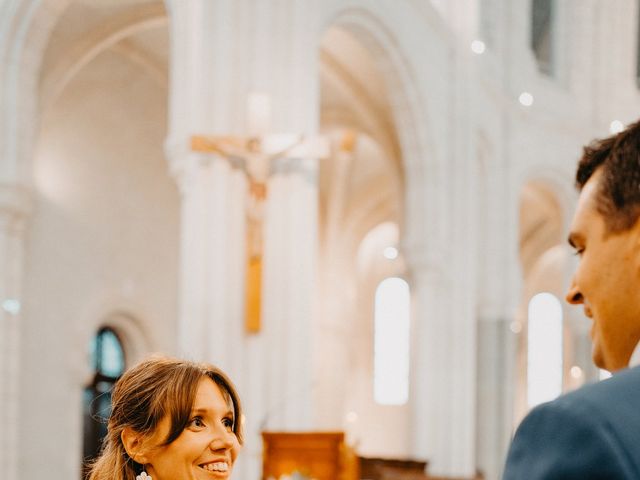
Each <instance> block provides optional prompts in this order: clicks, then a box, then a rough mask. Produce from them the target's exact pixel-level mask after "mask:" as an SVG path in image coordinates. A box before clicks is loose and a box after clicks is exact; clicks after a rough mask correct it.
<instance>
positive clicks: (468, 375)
mask: <svg viewBox="0 0 640 480" xmlns="http://www.w3.org/2000/svg"><path fill="white" fill-rule="evenodd" d="M639 23H640V8H639V2H638V1H637V0H617V1H615V2H610V1H605V0H563V1H556V0H164V1H161V0H2V1H0V58H1V61H0V305H1V307H2V308H1V309H0V478H2V479H3V480H27V479H29V480H30V479H35V478H48V479H49V480H69V479H77V480H80V479H82V478H83V472H85V466H86V461H87V460H88V459H90V458H93V457H95V455H96V454H97V452H98V451H99V448H100V442H101V438H102V436H103V435H104V428H105V426H104V422H103V421H101V420H103V419H104V416H105V415H108V411H109V405H110V403H109V402H110V396H109V391H110V389H111V388H112V386H113V384H114V382H115V381H116V380H117V378H118V377H119V376H120V375H121V374H122V373H123V371H124V370H125V369H126V368H127V367H129V366H131V365H133V364H135V363H136V362H138V361H139V360H141V359H142V358H144V357H146V356H147V355H149V354H152V353H157V352H160V353H163V354H167V355H172V356H178V357H185V358H189V359H192V360H197V361H206V362H210V363H213V364H215V365H217V366H219V367H220V368H222V369H223V370H224V371H225V372H227V373H228V374H229V376H230V377H231V378H232V379H233V381H234V382H235V384H236V386H237V387H238V390H239V392H240V396H241V398H242V400H243V405H244V412H245V418H244V419H243V421H244V428H245V432H246V434H245V436H246V444H245V445H244V448H243V452H242V454H241V455H240V457H239V459H238V462H237V465H236V466H235V468H234V473H233V478H235V479H246V480H249V479H256V480H257V479H259V478H264V479H265V480H266V479H267V478H269V479H284V478H300V479H302V478H316V479H317V480H324V479H325V478H326V479H338V478H340V479H344V480H347V479H349V480H355V479H370V480H377V479H390V478H398V479H413V480H415V479H425V480H426V479H441V480H446V479H449V480H456V479H457V480H462V479H467V480H471V479H484V480H498V479H499V478H500V475H501V471H502V467H503V463H504V460H505V456H506V452H507V449H508V446H509V442H510V439H511V437H512V435H513V432H514V429H515V428H516V427H517V425H518V423H519V421H520V420H521V419H522V418H523V416H524V415H525V414H526V413H527V412H528V411H529V410H530V409H531V408H532V407H533V406H535V405H537V404H539V403H541V402H544V401H547V400H550V399H553V398H555V397H556V396H558V395H559V394H561V393H563V392H566V391H569V390H571V389H574V388H577V387H579V386H581V385H583V384H584V383H587V382H595V381H599V380H600V379H601V378H603V377H606V376H607V375H608V372H605V371H600V370H598V369H597V368H596V367H595V366H593V365H592V361H591V341H590V337H589V328H590V322H589V321H588V319H586V318H585V317H584V315H583V312H582V311H581V309H579V308H575V307H571V306H569V305H567V304H566V302H565V301H564V296H565V293H566V288H567V285H568V282H569V280H570V278H571V275H572V272H573V269H574V268H575V265H576V261H577V260H576V259H575V257H573V256H572V255H571V250H570V248H569V247H568V245H567V242H566V236H567V227H568V224H569V222H570V220H571V215H572V212H573V208H574V206H575V202H576V199H577V193H576V191H575V187H574V174H575V166H576V163H577V160H578V158H579V157H580V155H581V152H582V148H583V146H584V145H586V144H588V143H589V142H591V141H592V140H593V139H595V138H600V137H604V136H607V135H609V134H610V133H611V132H617V131H620V130H622V129H623V128H624V125H626V124H628V123H631V122H633V121H635V120H636V119H637V116H638V111H640V109H639V108H638V107H639V106H640V31H639V28H638V25H639ZM305 445H306V447H305ZM576 448H579V447H578V446H576ZM309 452H311V453H309ZM314 452H315V453H314ZM36 459H37V461H35V460H36ZM305 462H307V463H305Z"/></svg>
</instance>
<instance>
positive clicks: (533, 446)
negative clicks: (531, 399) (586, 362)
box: [503, 122, 640, 480]
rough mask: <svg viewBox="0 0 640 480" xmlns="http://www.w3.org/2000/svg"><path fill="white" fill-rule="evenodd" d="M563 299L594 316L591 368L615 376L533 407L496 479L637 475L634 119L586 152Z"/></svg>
mask: <svg viewBox="0 0 640 480" xmlns="http://www.w3.org/2000/svg"><path fill="white" fill-rule="evenodd" d="M576 185H577V187H578V189H579V190H580V197H579V199H578V205H577V208H576V212H575V215H574V217H573V221H572V223H571V228H570V234H569V243H570V244H571V246H572V247H573V248H574V249H575V252H576V254H577V255H578V256H579V265H578V268H577V270H576V272H575V275H574V277H573V281H572V283H571V286H570V288H569V292H568V293H567V301H568V302H569V303H571V304H574V305H582V306H583V308H584V312H585V315H586V316H587V317H589V318H590V319H591V321H592V322H593V323H592V327H591V338H592V340H593V350H592V356H593V360H594V363H595V364H596V365H597V366H598V367H600V368H604V369H607V370H610V371H611V372H613V373H614V375H613V377H612V378H610V379H608V380H605V381H603V382H599V383H597V384H593V385H589V386H586V387H583V388H581V389H579V390H577V391H574V392H571V393H569V394H567V395H563V396H561V397H560V398H558V399H556V400H555V401H553V402H549V403H546V404H543V405H540V406H538V407H536V408H535V409H533V410H532V411H531V412H530V413H529V415H527V417H526V418H525V419H524V421H523V422H522V424H521V425H520V427H519V428H518V431H517V432H516V435H515V437H514V439H513V443H512V445H511V449H510V451H509V456H508V458H507V464H506V467H505V472H504V477H503V480H515V479H518V480H555V479H557V480H561V479H562V480H573V479H581V480H591V479H602V480H618V479H624V480H631V479H640V368H629V369H627V367H633V366H635V365H636V364H640V347H638V343H639V342H640V221H639V220H638V219H639V217H640V122H638V123H636V124H633V125H631V126H629V127H628V128H627V129H626V130H625V131H623V132H621V133H619V134H617V135H615V136H612V137H609V138H607V139H604V140H601V141H599V142H596V143H594V144H592V145H591V146H589V147H586V148H585V149H584V155H583V157H582V159H581V160H580V163H579V165H578V171H577V175H576Z"/></svg>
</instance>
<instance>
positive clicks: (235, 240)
mask: <svg viewBox="0 0 640 480" xmlns="http://www.w3.org/2000/svg"><path fill="white" fill-rule="evenodd" d="M170 155H171V164H172V167H173V171H174V174H175V175H176V179H177V181H178V185H179V188H180V195H181V200H182V205H181V255H180V258H181V269H180V310H179V323H178V337H177V339H178V341H177V348H178V350H179V353H180V354H181V355H183V356H186V357H188V358H193V359H195V360H206V361H210V362H212V363H215V364H216V365H218V366H220V367H221V368H223V369H224V370H225V371H226V372H228V373H229V375H231V376H232V377H233V376H234V375H233V374H234V373H236V374H239V373H240V371H241V370H242V368H241V366H242V361H243V360H242V355H241V348H240V347H241V345H242V342H243V336H244V330H243V329H244V316H243V311H242V298H243V297H242V293H243V291H244V261H245V257H244V252H245V244H244V239H245V235H244V232H245V223H244V218H245V216H244V215H245V210H244V209H245V193H246V188H247V187H246V178H245V175H244V172H243V170H242V169H241V168H239V166H238V165H235V164H234V163H233V162H231V161H229V160H228V159H226V158H223V157H220V156H218V155H214V154H202V153H196V152H190V151H183V152H182V153H180V152H179V151H178V152H176V151H174V152H171V153H170Z"/></svg>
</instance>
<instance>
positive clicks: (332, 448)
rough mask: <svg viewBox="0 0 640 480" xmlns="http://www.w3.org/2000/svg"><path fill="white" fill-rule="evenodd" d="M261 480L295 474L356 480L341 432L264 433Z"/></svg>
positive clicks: (355, 469)
mask: <svg viewBox="0 0 640 480" xmlns="http://www.w3.org/2000/svg"><path fill="white" fill-rule="evenodd" d="M262 442H263V456H262V459H263V462H262V479H263V480H267V479H271V478H274V479H276V480H277V479H278V478H279V477H280V476H281V475H291V474H292V473H294V472H298V473H300V474H301V475H304V476H305V477H309V478H313V479H315V480H357V479H358V478H359V475H358V462H357V459H356V457H355V455H354V454H353V453H352V452H351V450H350V449H349V448H348V447H347V446H346V445H345V443H344V433H343V432H263V433H262Z"/></svg>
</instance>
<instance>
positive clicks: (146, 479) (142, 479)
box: [136, 470, 153, 480]
mask: <svg viewBox="0 0 640 480" xmlns="http://www.w3.org/2000/svg"><path fill="white" fill-rule="evenodd" d="M136 480H153V479H152V478H151V475H147V472H145V471H144V470H143V471H142V473H141V474H140V475H137V476H136Z"/></svg>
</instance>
